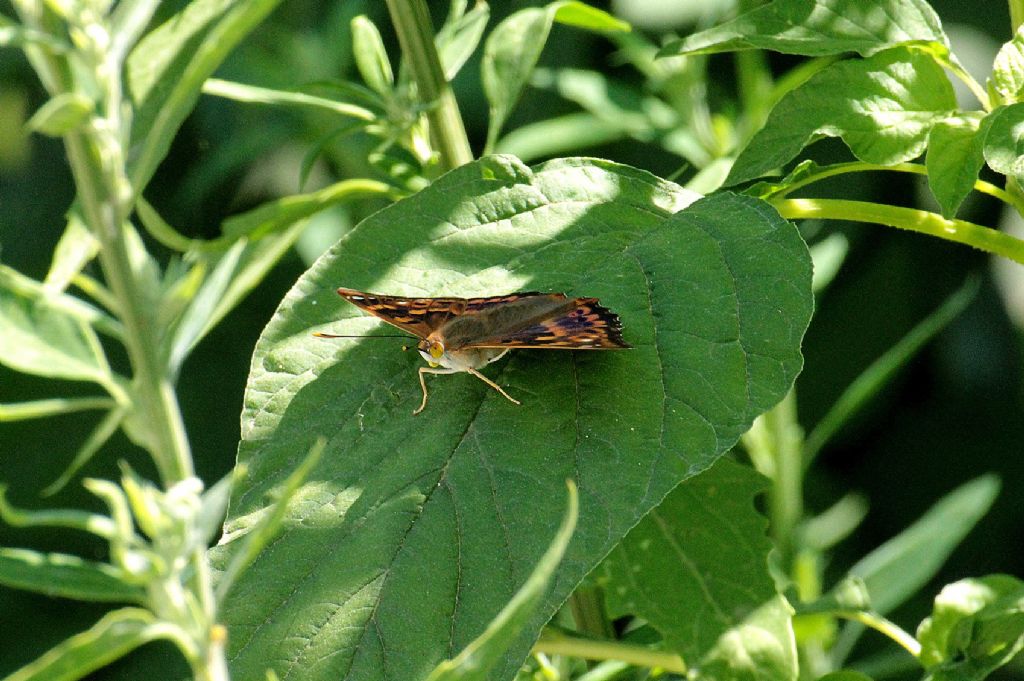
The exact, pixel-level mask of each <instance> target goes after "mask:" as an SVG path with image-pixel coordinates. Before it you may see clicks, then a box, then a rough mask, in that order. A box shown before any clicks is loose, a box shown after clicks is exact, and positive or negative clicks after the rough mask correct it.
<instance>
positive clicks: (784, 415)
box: [763, 391, 804, 569]
mask: <svg viewBox="0 0 1024 681" xmlns="http://www.w3.org/2000/svg"><path fill="white" fill-rule="evenodd" d="M763 419H764V427H765V431H766V432H767V434H768V438H767V440H768V442H769V444H770V446H771V449H772V452H771V454H772V460H773V464H774V465H773V473H774V475H772V478H771V480H772V487H771V493H770V501H769V503H770V506H771V532H772V538H773V539H774V540H775V546H776V549H777V550H778V551H779V554H780V556H781V558H782V561H783V565H786V566H787V569H789V566H790V565H791V564H792V562H793V557H794V555H795V544H794V540H795V534H796V526H797V524H798V523H799V522H800V519H801V517H802V516H803V512H804V500H803V460H802V456H801V444H802V436H801V433H800V426H799V424H798V423H797V419H796V397H795V395H794V394H793V391H790V392H789V393H788V394H787V395H786V397H784V398H783V399H782V401H781V402H779V404H778V405H776V406H775V407H774V408H773V409H771V410H770V411H768V412H766V413H765V414H764V416H763Z"/></svg>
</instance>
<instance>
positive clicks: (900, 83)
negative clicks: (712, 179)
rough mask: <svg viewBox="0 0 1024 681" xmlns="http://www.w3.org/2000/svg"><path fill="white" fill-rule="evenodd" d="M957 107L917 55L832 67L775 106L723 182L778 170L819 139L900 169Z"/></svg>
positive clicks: (899, 53) (929, 63)
mask: <svg viewBox="0 0 1024 681" xmlns="http://www.w3.org/2000/svg"><path fill="white" fill-rule="evenodd" d="M955 108H956V98H955V97H954V95H953V86H952V85H951V84H950V82H949V79H948V78H947V77H946V75H945V73H944V72H943V70H942V67H941V66H939V64H938V63H936V61H935V60H934V59H933V58H932V57H931V56H929V55H928V54H926V53H925V52H923V51H921V50H917V49H910V48H905V47H897V48H893V49H890V50H886V51H884V52H879V53H878V54H876V55H874V56H873V57H869V58H867V59H854V60H850V61H844V62H840V63H838V64H833V65H832V66H830V67H828V68H826V69H824V70H823V71H821V72H819V73H817V74H816V75H814V76H813V77H812V78H811V79H810V80H808V81H807V82H806V83H804V84H803V85H801V86H800V87H798V88H797V89H795V90H793V91H792V92H790V93H789V94H787V95H786V96H785V97H783V98H782V100H781V101H779V103H778V104H777V105H776V106H775V108H774V109H772V113H771V115H769V117H768V120H767V122H765V125H764V128H762V129H761V130H760V131H759V132H758V133H757V134H756V135H755V136H754V138H753V139H752V140H751V141H750V144H749V145H748V146H747V148H746V149H744V150H743V152H742V153H741V154H740V155H739V158H737V159H736V164H735V165H734V166H733V169H732V172H731V173H730V174H729V178H728V180H727V184H736V183H738V182H744V181H746V180H752V179H754V178H756V177H759V176H761V175H763V174H764V173H767V172H768V171H771V170H773V169H775V168H778V167H779V166H781V165H782V164H784V163H786V162H787V161H789V160H790V159H792V158H793V157H794V156H796V155H797V153H799V151H800V150H801V149H803V148H804V147H805V146H806V145H808V144H810V143H811V142H813V141H814V140H817V139H820V138H821V137H841V138H842V139H843V141H844V142H846V144H847V146H849V147H850V150H851V151H852V152H853V153H854V155H855V156H856V157H857V158H859V159H860V160H862V161H866V162H868V163H878V164H882V165H892V164H895V163H902V162H903V161H908V160H910V159H912V158H914V157H916V156H918V155H919V154H920V153H921V152H922V151H924V149H925V145H926V144H927V141H928V133H929V131H930V130H931V129H932V126H933V125H935V124H936V123H938V122H939V121H942V120H945V119H946V118H947V117H948V116H949V115H950V114H951V113H952V112H953V110H954V109H955Z"/></svg>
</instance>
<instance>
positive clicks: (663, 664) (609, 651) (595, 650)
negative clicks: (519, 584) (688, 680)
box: [533, 633, 687, 674]
mask: <svg viewBox="0 0 1024 681" xmlns="http://www.w3.org/2000/svg"><path fill="white" fill-rule="evenodd" d="M533 652H534V653H545V654H548V655H568V656H570V657H580V658H584V659H587V660H621V661H623V662H628V663H630V664H634V665H637V666H640V667H648V668H654V667H658V668H661V669H664V670H665V671H669V672H675V673H676V674H686V672H687V669H686V663H685V662H683V659H682V658H681V657H679V656H678V655H676V654H675V653H667V652H665V651H661V650H651V649H650V648H645V647H642V646H636V645H631V644H628V643H619V642H618V641H593V640H590V639H584V638H574V637H569V636H561V635H551V634H547V633H545V634H544V635H543V636H541V639H540V640H539V641H537V643H535V644H534V646H533Z"/></svg>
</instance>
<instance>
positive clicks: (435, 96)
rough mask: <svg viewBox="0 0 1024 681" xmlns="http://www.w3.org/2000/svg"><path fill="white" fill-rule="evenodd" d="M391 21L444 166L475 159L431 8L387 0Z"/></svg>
mask: <svg viewBox="0 0 1024 681" xmlns="http://www.w3.org/2000/svg"><path fill="white" fill-rule="evenodd" d="M387 5H388V11H389V12H390V13H391V21H392V22H393V23H394V25H395V32H396V33H397V34H398V43H399V45H401V47H402V59H403V63H405V64H406V65H407V66H408V67H409V70H410V72H411V73H412V76H413V80H414V81H415V82H416V87H417V90H418V92H419V99H420V101H421V102H423V103H424V104H426V105H427V120H428V121H429V122H430V137H431V140H432V141H433V144H434V148H435V149H437V150H438V152H439V153H440V156H441V167H442V168H443V169H444V170H451V169H452V168H457V167H459V166H461V165H465V164H466V163H469V162H470V161H472V160H473V152H472V150H471V149H470V147H469V139H468V138H467V137H466V128H465V126H464V125H463V124H462V115H461V114H460V113H459V105H458V103H457V102H456V101H455V94H454V93H453V92H452V88H451V85H450V84H449V83H448V81H447V80H446V79H445V77H444V71H443V70H442V69H441V60H440V59H439V58H438V56H437V48H436V47H435V45H434V32H433V28H432V25H431V22H430V11H429V9H428V8H427V4H426V2H424V0H387Z"/></svg>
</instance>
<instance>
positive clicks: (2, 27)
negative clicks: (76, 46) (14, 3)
mask: <svg viewBox="0 0 1024 681" xmlns="http://www.w3.org/2000/svg"><path fill="white" fill-rule="evenodd" d="M30 45H31V46H38V47H43V48H45V49H46V50H48V51H49V52H51V53H53V54H63V53H65V52H68V51H70V50H71V48H70V46H68V44H67V43H65V42H64V41H62V40H58V39H57V38H55V37H54V36H52V35H49V34H47V33H41V32H40V31H35V30H32V29H31V28H25V27H24V26H22V25H20V24H18V23H16V22H14V21H12V20H10V19H8V18H7V17H2V16H0V47H28V46H30Z"/></svg>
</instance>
